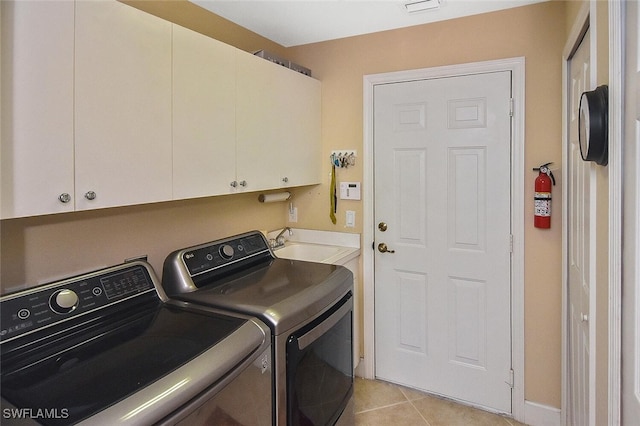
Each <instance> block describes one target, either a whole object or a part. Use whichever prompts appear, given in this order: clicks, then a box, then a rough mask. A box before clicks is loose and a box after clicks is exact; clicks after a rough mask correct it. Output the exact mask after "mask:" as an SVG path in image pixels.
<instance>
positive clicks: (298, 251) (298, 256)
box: [274, 243, 352, 263]
mask: <svg viewBox="0 0 640 426" xmlns="http://www.w3.org/2000/svg"><path fill="white" fill-rule="evenodd" d="M351 250H352V249H351V248H350V247H339V246H327V245H324V244H298V243H287V244H286V245H285V246H284V247H281V248H278V249H276V250H275V251H274V253H275V255H276V256H278V257H280V258H283V259H294V260H305V261H307V262H319V263H332V262H331V260H332V259H335V258H340V257H342V255H344V254H347V252H349V251H351Z"/></svg>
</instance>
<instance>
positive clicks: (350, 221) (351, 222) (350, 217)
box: [346, 210, 356, 228]
mask: <svg viewBox="0 0 640 426" xmlns="http://www.w3.org/2000/svg"><path fill="white" fill-rule="evenodd" d="M346 221H347V225H346V226H347V228H353V227H355V226H356V212H354V211H353V210H347V219H346Z"/></svg>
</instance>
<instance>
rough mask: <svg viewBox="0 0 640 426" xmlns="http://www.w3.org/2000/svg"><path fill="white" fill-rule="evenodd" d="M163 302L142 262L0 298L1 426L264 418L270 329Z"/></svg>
mask: <svg viewBox="0 0 640 426" xmlns="http://www.w3.org/2000/svg"><path fill="white" fill-rule="evenodd" d="M162 298H164V299H166V296H164V292H163V291H162V288H161V287H159V283H158V280H157V278H156V277H155V274H154V273H153V270H152V269H151V266H150V265H149V264H147V263H146V262H142V261H137V262H133V263H127V264H123V265H117V266H114V267H110V268H107V269H102V270H99V271H94V272H91V273H87V274H83V275H80V276H76V277H72V278H69V279H65V280H61V281H57V282H53V283H50V284H47V285H42V286H38V287H34V288H30V289H27V290H24V291H20V292H18V293H14V294H9V295H4V296H2V297H1V298H0V315H1V316H0V349H1V351H2V352H1V354H2V358H1V369H0V375H1V380H2V389H1V392H2V411H1V413H2V424H3V425H5V424H9V425H10V424H12V423H13V424H17V423H20V424H45V425H67V424H76V423H79V424H93V425H105V424H110V425H118V424H120V425H125V424H127V425H133V424H137V425H140V424H180V423H183V424H188V425H194V424H196V425H197V424H221V423H224V424H242V425H259V426H262V425H270V424H271V418H272V396H271V392H272V373H271V348H270V345H271V338H270V331H269V329H268V328H267V327H265V326H264V324H262V323H261V322H260V321H258V320H256V319H252V318H250V317H247V316H243V315H231V314H229V313H221V312H217V311H215V310H212V309H203V308H202V307H199V308H194V307H189V306H187V304H185V303H178V302H163V300H162ZM234 422H235V423H234Z"/></svg>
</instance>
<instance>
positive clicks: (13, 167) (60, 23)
mask: <svg viewBox="0 0 640 426" xmlns="http://www.w3.org/2000/svg"><path fill="white" fill-rule="evenodd" d="M0 7H2V11H1V14H2V21H1V31H2V32H1V43H2V44H1V49H2V61H1V62H2V68H1V74H2V83H1V84H2V110H1V112H2V138H1V152H0V158H2V165H1V166H0V168H1V178H2V189H1V191H2V203H1V205H2V212H1V217H2V218H10V217H20V216H33V215H40V214H47V213H57V212H65V211H72V210H73V200H72V199H69V201H68V202H66V203H64V202H61V201H60V200H59V196H60V195H61V194H69V195H70V196H72V195H73V21H74V14H73V10H74V3H73V2H72V1H65V2H29V1H18V2H13V1H2V2H0ZM63 199H64V197H63Z"/></svg>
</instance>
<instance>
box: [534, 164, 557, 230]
mask: <svg viewBox="0 0 640 426" xmlns="http://www.w3.org/2000/svg"><path fill="white" fill-rule="evenodd" d="M551 164H553V163H546V164H543V165H541V166H540V167H536V168H534V169H533V170H534V171H537V172H538V177H537V178H536V186H535V195H534V196H533V200H534V201H533V202H534V216H533V225H534V226H535V227H536V228H551V186H552V185H555V184H556V178H555V177H553V173H551V169H549V166H550V165H551Z"/></svg>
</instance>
